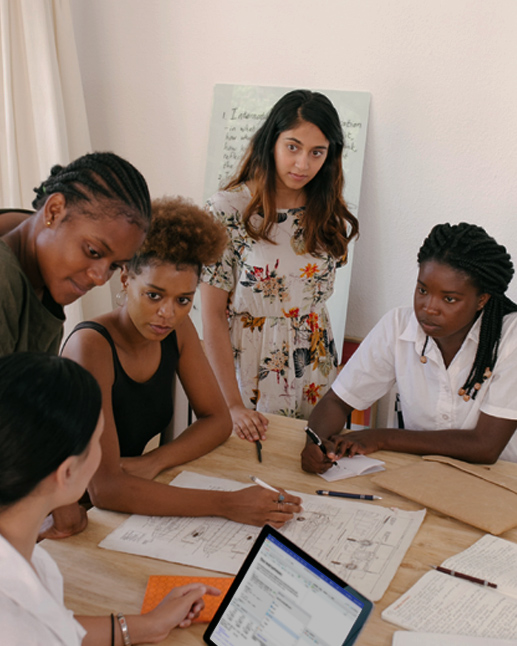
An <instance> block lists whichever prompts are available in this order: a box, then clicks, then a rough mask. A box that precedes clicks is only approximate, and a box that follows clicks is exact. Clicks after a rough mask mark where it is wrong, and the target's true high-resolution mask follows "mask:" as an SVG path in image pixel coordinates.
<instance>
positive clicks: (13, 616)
mask: <svg viewBox="0 0 517 646" xmlns="http://www.w3.org/2000/svg"><path fill="white" fill-rule="evenodd" d="M32 565H33V567H34V569H33V568H32V567H31V566H30V564H29V563H28V562H27V561H26V559H25V558H24V557H23V556H22V555H21V554H20V553H19V552H18V551H17V550H16V549H15V548H14V547H13V546H12V545H11V544H10V543H9V542H8V541H7V540H6V539H5V538H4V537H3V536H0V642H1V643H2V644H5V645H6V646H80V644H81V642H82V640H83V637H84V635H85V634H86V631H85V630H84V628H83V627H82V626H81V625H80V624H79V623H78V622H77V621H76V620H75V619H74V615H73V613H72V611H71V610H67V609H66V608H65V606H64V605H63V577H62V576H61V573H60V572H59V569H58V567H57V565H56V563H55V562H54V561H53V559H52V558H51V557H50V556H49V554H47V552H45V550H44V549H43V548H42V547H40V546H39V545H36V546H35V548H34V552H33V556H32ZM35 570H36V571H35ZM36 572H37V574H36Z"/></svg>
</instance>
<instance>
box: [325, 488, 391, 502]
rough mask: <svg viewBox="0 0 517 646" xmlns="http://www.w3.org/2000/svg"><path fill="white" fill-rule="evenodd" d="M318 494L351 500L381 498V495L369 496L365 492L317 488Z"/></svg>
mask: <svg viewBox="0 0 517 646" xmlns="http://www.w3.org/2000/svg"><path fill="white" fill-rule="evenodd" d="M316 493H317V494H318V496H336V498H351V499H352V500H382V498H381V496H371V495H370V494H366V493H345V492H344V491H325V490H324V489H318V490H317V491H316Z"/></svg>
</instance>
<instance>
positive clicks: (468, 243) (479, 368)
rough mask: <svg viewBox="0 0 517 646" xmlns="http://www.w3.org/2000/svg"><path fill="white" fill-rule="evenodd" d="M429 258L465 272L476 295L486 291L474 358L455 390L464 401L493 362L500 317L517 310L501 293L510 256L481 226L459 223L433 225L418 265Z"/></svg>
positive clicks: (509, 273)
mask: <svg viewBox="0 0 517 646" xmlns="http://www.w3.org/2000/svg"><path fill="white" fill-rule="evenodd" d="M429 260H435V261H436V262H439V263H443V264H446V265H449V266H450V267H452V268H453V269H456V270H457V271H460V272H463V273H465V274H467V275H468V277H469V278H470V280H471V281H472V283H473V285H474V287H476V289H477V290H478V292H479V293H480V294H490V299H489V300H488V302H487V303H486V305H485V307H484V308H483V318H482V321H481V329H480V333H479V344H478V349H477V353H476V357H475V359H474V363H473V364H472V368H471V370H470V373H469V375H468V377H467V380H466V381H465V383H464V384H463V387H462V388H461V389H460V390H459V393H458V394H459V395H460V396H462V397H463V398H464V399H465V401H468V400H469V399H470V398H471V397H472V399H475V397H476V394H477V392H478V390H479V389H480V388H481V385H482V383H483V381H484V380H485V379H488V378H489V377H490V376H491V374H492V371H493V369H494V366H495V363H496V361H497V352H498V349H499V342H500V339H501V330H502V326H503V318H504V316H505V315H506V314H509V313H510V312H516V311H517V304H515V303H514V302H513V301H511V300H510V299H509V298H508V297H507V296H505V294H504V293H505V292H506V290H507V289H508V285H509V284H510V281H511V280H512V277H513V274H514V268H513V263H512V259H511V258H510V254H509V253H508V252H507V251H506V248H505V247H504V246H503V245H500V244H498V243H497V242H496V241H495V240H494V238H492V237H491V236H489V235H488V233H487V232H486V231H485V230H484V229H483V228H482V227H479V226H476V225H475V224H467V223H466V222H461V223H460V224H448V223H446V224H437V225H436V226H435V227H434V228H433V229H432V231H431V233H430V234H429V235H428V237H427V238H426V239H425V240H424V243H423V244H422V246H421V247H420V250H419V252H418V264H419V265H421V264H422V263H424V262H427V261H429ZM427 340H428V339H427V338H426V342H425V344H426V345H427ZM424 349H425V345H424Z"/></svg>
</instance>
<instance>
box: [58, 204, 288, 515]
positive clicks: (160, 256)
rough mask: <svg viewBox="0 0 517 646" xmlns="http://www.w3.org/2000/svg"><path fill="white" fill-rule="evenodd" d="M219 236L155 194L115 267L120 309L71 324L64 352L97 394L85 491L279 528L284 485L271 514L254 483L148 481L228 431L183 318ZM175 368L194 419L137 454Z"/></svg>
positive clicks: (141, 510) (111, 503)
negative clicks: (91, 471) (204, 485)
mask: <svg viewBox="0 0 517 646" xmlns="http://www.w3.org/2000/svg"><path fill="white" fill-rule="evenodd" d="M226 237H227V234H226V230H225V228H224V227H223V225H221V224H219V223H217V222H215V221H214V220H213V219H212V218H211V217H210V216H209V215H208V214H207V213H206V212H205V211H203V210H202V209H200V208H199V207H197V206H195V205H194V204H192V203H191V202H189V201H187V200H185V199H183V198H179V197H178V198H164V199H161V200H156V201H154V202H153V205H152V220H151V227H150V230H149V233H148V236H147V238H146V241H145V242H144V244H143V246H142V247H141V249H140V250H139V252H138V253H137V254H136V255H135V256H134V257H133V258H132V260H131V261H130V262H129V263H128V264H127V265H126V266H125V267H124V268H123V270H122V273H121V281H122V286H123V289H122V292H121V293H120V294H119V295H118V296H121V297H122V299H121V302H120V304H119V307H118V308H117V309H115V310H114V311H112V312H110V313H108V314H104V315H102V316H99V317H98V318H96V319H95V320H93V321H86V322H83V323H81V324H79V325H78V326H77V327H76V328H75V330H74V331H73V332H72V334H71V335H70V337H69V338H68V340H67V342H66V345H65V347H64V350H63V354H64V355H65V356H67V357H69V358H71V359H74V360H75V361H77V362H78V363H80V364H81V365H82V366H84V367H85V368H86V369H87V370H89V371H90V372H91V373H92V374H93V376H94V377H95V378H96V379H97V381H98V382H99V385H100V387H101V391H102V400H103V405H102V409H103V413H104V419H105V430H104V434H103V436H102V460H101V464H100V467H99V469H98V470H97V472H96V474H95V475H94V477H93V479H92V480H91V482H90V486H89V488H88V491H89V494H90V498H91V500H92V502H93V503H94V504H95V505H96V506H97V507H101V508H104V509H112V510H115V511H122V512H127V513H136V514H145V515H147V514H149V515H157V516H207V515H210V516H223V517H225V518H229V519H231V520H235V521H239V522H244V523H249V524H254V525H263V524H264V523H266V522H268V523H270V524H273V525H276V526H277V527H278V526H281V525H282V524H283V523H284V522H285V521H286V520H289V519H290V518H292V516H293V513H295V512H297V511H299V510H300V507H299V502H300V501H299V499H298V498H296V497H294V496H290V495H289V494H287V493H285V492H284V496H285V504H283V505H282V511H279V505H278V503H277V501H278V493H275V492H272V491H268V490H266V489H263V488H261V487H248V488H246V489H242V490H240V491H236V492H220V491H204V490H197V489H183V488H182V489H178V488H176V487H170V486H168V485H164V484H161V483H158V482H154V481H153V478H154V477H155V476H157V475H158V474H159V473H160V472H161V471H163V470H164V469H168V468H172V467H175V466H178V465H180V464H184V463H185V462H189V461H190V460H195V459H196V458H198V457H200V456H202V455H204V454H206V453H208V452H210V451H211V450H212V449H214V448H215V447H216V446H218V445H219V444H221V443H222V442H224V441H225V440H226V438H227V437H228V436H229V434H230V432H231V427H232V426H231V418H230V415H229V412H228V408H227V406H226V403H225V401H224V398H223V395H222V393H221V391H220V389H219V386H218V384H217V382H216V379H215V377H214V374H213V372H212V370H211V368H210V365H209V363H208V360H207V359H206V357H205V354H204V351H203V348H202V346H201V343H200V340H199V338H198V335H197V332H196V330H195V328H194V325H193V324H192V322H191V320H190V318H189V312H190V309H191V307H192V301H193V298H194V294H195V291H196V288H197V285H198V282H199V276H200V273H201V269H202V267H203V266H204V265H207V264H211V263H214V262H216V261H217V260H218V258H219V257H220V256H221V254H222V251H223V249H224V247H225V245H226ZM117 300H119V299H118V298H117ZM176 373H177V375H178V377H179V379H180V381H181V384H182V386H183V388H184V390H185V392H186V394H187V397H188V399H189V402H190V405H191V406H192V408H193V410H194V413H195V415H196V421H195V422H194V423H193V424H191V425H190V426H189V427H188V428H187V429H186V430H185V431H184V432H183V433H181V434H180V435H179V436H178V437H177V438H176V439H174V440H173V441H172V442H169V443H167V444H164V445H162V446H159V447H158V448H156V449H154V450H152V451H149V452H147V453H145V454H143V455H142V452H143V450H144V447H145V446H146V444H147V442H148V441H149V440H150V439H151V438H152V437H154V436H155V435H157V434H159V433H161V432H162V431H163V430H164V429H165V427H166V426H167V425H168V424H169V422H170V420H171V418H172V413H173V405H172V396H171V393H172V385H173V380H174V376H175V374H176Z"/></svg>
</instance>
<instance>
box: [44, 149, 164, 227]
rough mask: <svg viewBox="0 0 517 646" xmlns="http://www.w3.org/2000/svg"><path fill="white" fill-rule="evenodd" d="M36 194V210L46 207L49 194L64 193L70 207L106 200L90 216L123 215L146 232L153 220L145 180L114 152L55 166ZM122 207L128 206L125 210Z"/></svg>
mask: <svg viewBox="0 0 517 646" xmlns="http://www.w3.org/2000/svg"><path fill="white" fill-rule="evenodd" d="M34 192H35V193H36V197H35V198H34V200H33V202H32V206H33V207H34V208H35V209H36V210H39V209H40V208H41V207H42V206H43V205H44V204H45V202H46V200H47V198H48V196H49V195H51V194H52V193H61V194H62V195H64V196H65V199H66V202H67V205H75V206H80V205H81V204H83V205H84V206H86V205H85V204H84V203H85V202H90V203H91V202H93V201H95V200H103V201H106V202H105V203H103V208H102V211H101V212H100V213H97V212H96V211H95V212H92V210H91V209H89V210H88V211H87V214H88V215H89V216H90V217H94V218H95V217H100V216H101V215H102V216H105V215H107V216H108V217H109V216H111V217H117V216H120V215H123V216H124V217H126V218H127V220H128V221H129V222H130V223H131V224H136V225H137V226H139V227H140V228H141V229H143V230H144V231H146V230H147V228H148V227H149V222H150V220H151V198H150V196H149V189H148V187H147V183H146V181H145V179H144V178H143V176H142V174H141V173H140V172H139V171H138V170H137V169H136V168H135V167H134V166H133V165H132V164H130V163H129V162H128V161H126V160H125V159H122V157H119V156H118V155H115V154H114V153H109V152H108V153H99V152H95V153H89V154H87V155H83V156H82V157H79V159H76V160H75V161H73V162H71V163H70V164H68V166H60V165H56V166H53V167H52V170H51V171H50V176H49V177H48V178H47V179H46V180H44V181H43V182H42V183H41V184H40V185H39V186H38V187H37V188H35V189H34ZM110 202H111V205H110V204H109V203H110ZM122 205H125V207H123V208H122V209H121V206H122ZM106 207H107V208H106ZM110 207H111V208H110ZM67 217H69V216H67Z"/></svg>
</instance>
